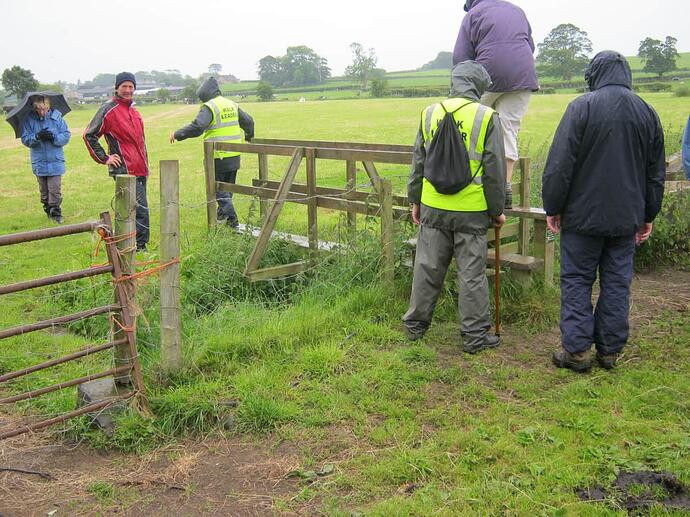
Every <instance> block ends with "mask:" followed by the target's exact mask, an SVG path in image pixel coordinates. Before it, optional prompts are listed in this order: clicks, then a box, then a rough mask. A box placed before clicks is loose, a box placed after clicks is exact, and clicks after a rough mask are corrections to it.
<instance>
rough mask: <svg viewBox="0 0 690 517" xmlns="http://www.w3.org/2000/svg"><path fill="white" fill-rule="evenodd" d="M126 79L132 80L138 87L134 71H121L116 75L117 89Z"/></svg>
mask: <svg viewBox="0 0 690 517" xmlns="http://www.w3.org/2000/svg"><path fill="white" fill-rule="evenodd" d="M125 81H131V82H132V84H133V85H134V88H135V89H136V87H137V80H136V78H135V77H134V74H133V73H132V72H120V73H119V74H117V75H116V76H115V89H116V90H117V88H118V86H120V85H121V84H122V83H124V82H125Z"/></svg>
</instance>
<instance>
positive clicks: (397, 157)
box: [316, 149, 412, 165]
mask: <svg viewBox="0 0 690 517" xmlns="http://www.w3.org/2000/svg"><path fill="white" fill-rule="evenodd" d="M316 157H317V158H318V159H320V160H355V161H358V162H365V161H366V162H376V163H393V164H398V165H410V164H411V163H412V153H401V152H396V151H366V150H358V149H316Z"/></svg>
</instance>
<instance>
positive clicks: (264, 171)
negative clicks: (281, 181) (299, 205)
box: [257, 153, 277, 221]
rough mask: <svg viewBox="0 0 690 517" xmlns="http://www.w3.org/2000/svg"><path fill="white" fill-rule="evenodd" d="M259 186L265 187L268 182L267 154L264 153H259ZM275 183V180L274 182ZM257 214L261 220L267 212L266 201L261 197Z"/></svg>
mask: <svg viewBox="0 0 690 517" xmlns="http://www.w3.org/2000/svg"><path fill="white" fill-rule="evenodd" d="M258 156H259V180H258V185H257V186H259V187H265V186H266V183H267V182H268V155H267V154H264V153H259V155H258ZM276 183H277V182H276ZM259 214H261V220H262V221H263V220H264V219H266V214H268V201H266V200H265V199H262V200H260V201H259Z"/></svg>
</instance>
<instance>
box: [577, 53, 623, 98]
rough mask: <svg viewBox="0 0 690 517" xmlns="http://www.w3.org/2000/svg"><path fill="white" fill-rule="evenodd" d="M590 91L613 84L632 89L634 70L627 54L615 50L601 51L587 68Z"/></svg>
mask: <svg viewBox="0 0 690 517" xmlns="http://www.w3.org/2000/svg"><path fill="white" fill-rule="evenodd" d="M585 81H587V84H588V85H589V89H590V91H594V90H598V89H599V88H602V87H604V86H610V85H613V84H616V85H619V86H625V87H626V88H630V89H632V72H631V71H630V65H629V64H628V60H627V59H625V56H623V55H622V54H620V53H618V52H616V51H614V50H604V51H602V52H599V53H598V54H597V55H596V56H594V57H593V58H592V60H591V61H590V62H589V64H588V65H587V68H585Z"/></svg>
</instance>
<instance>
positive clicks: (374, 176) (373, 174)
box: [362, 161, 381, 189]
mask: <svg viewBox="0 0 690 517" xmlns="http://www.w3.org/2000/svg"><path fill="white" fill-rule="evenodd" d="M362 165H364V170H365V171H366V173H367V175H368V176H369V180H370V181H371V184H372V185H373V186H374V188H375V189H377V188H378V182H379V180H380V179H381V176H379V171H377V170H376V165H374V163H373V162H371V161H363V162H362Z"/></svg>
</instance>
